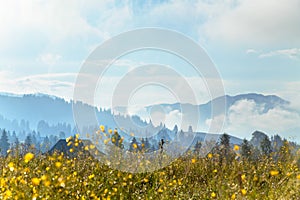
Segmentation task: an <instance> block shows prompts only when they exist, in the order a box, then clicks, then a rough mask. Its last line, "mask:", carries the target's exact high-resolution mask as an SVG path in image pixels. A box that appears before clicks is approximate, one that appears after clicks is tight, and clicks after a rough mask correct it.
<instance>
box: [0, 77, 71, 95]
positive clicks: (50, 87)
mask: <svg viewBox="0 0 300 200" xmlns="http://www.w3.org/2000/svg"><path fill="white" fill-rule="evenodd" d="M75 77H76V74H73V73H55V74H39V75H32V76H25V77H19V78H16V77H14V74H13V73H10V72H5V71H2V72H0V91H3V92H9V93H17V94H31V93H45V94H50V95H55V96H59V97H63V98H66V99H71V97H72V95H73V87H74V84H73V81H72V80H74V78H75Z"/></svg>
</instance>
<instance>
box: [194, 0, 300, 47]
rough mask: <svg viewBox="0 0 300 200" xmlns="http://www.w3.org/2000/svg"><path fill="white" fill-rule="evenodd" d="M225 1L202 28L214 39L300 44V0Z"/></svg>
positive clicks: (239, 42) (235, 43) (243, 42)
mask: <svg viewBox="0 0 300 200" xmlns="http://www.w3.org/2000/svg"><path fill="white" fill-rule="evenodd" d="M224 2H225V3H226V5H227V6H225V7H224V8H222V12H219V13H218V14H215V13H214V15H213V16H212V17H211V18H210V19H208V20H207V21H206V23H205V24H204V26H203V27H201V28H200V30H201V31H203V32H204V33H205V34H206V36H207V37H208V38H210V39H211V40H214V41H218V42H225V43H226V44H230V45H239V46H241V45H246V46H249V45H251V46H265V45H269V46H274V45H286V46H287V45H299V44H300V38H299V35H300V26H299V24H300V12H299V8H300V1H299V0H288V1H287V0H277V1H273V0H265V1H260V0H243V1H224Z"/></svg>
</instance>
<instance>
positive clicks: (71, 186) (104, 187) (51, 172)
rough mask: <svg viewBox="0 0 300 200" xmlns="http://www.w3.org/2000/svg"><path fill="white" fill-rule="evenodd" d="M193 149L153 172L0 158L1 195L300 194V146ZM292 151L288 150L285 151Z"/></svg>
mask: <svg viewBox="0 0 300 200" xmlns="http://www.w3.org/2000/svg"><path fill="white" fill-rule="evenodd" d="M232 150H233V151H235V152H237V153H236V156H235V157H231V158H230V159H224V157H222V155H220V154H219V153H210V154H208V155H207V156H206V157H204V158H200V157H197V156H196V154H194V153H193V154H189V155H186V156H184V157H181V158H179V159H177V160H175V161H174V162H173V163H172V164H171V165H169V166H167V167H165V168H162V169H160V170H157V171H155V172H153V173H138V174H131V173H126V172H121V171H117V170H113V169H110V168H109V167H108V166H106V165H104V164H102V163H101V162H99V161H98V160H96V159H93V158H92V157H87V156H85V155H78V156H77V157H75V158H68V157H65V156H64V155H63V154H53V155H34V154H32V153H27V154H26V155H22V156H17V155H15V156H13V155H12V154H8V155H7V156H6V157H5V158H3V157H2V158H0V167H1V176H0V188H1V189H0V199H62V198H64V199H300V171H299V166H298V165H299V164H298V163H297V161H298V160H299V152H298V153H296V154H294V155H293V156H291V155H285V156H281V157H279V159H276V161H275V159H274V157H273V156H261V157H260V158H259V159H255V160H253V159H248V158H243V157H241V156H240V155H239V154H238V151H239V150H240V149H239V147H238V146H235V147H234V148H233V149H232ZM284 153H288V151H287V150H285V151H283V152H282V154H284Z"/></svg>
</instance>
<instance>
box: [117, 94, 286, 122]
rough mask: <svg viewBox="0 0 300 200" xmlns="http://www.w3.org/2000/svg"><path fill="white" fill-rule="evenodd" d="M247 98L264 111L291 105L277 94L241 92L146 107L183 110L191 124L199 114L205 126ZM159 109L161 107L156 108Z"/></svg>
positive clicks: (121, 108)
mask: <svg viewBox="0 0 300 200" xmlns="http://www.w3.org/2000/svg"><path fill="white" fill-rule="evenodd" d="M242 100H247V101H253V102H254V103H255V104H256V105H257V106H260V107H262V108H263V109H262V110H261V112H262V113H266V112H268V111H269V110H270V109H273V108H275V107H277V106H279V107H285V106H287V105H289V102H288V101H286V100H284V99H282V98H280V97H278V96H276V95H262V94H256V93H249V94H240V95H236V96H230V95H225V96H221V97H218V98H215V99H213V100H211V101H209V102H207V103H205V104H200V105H192V104H188V103H187V104H180V103H174V104H166V103H165V104H155V105H150V106H147V107H145V109H146V110H147V111H148V112H150V111H151V109H153V108H157V107H160V110H163V111H164V112H165V113H170V112H171V111H175V110H178V111H179V112H182V114H183V115H185V116H186V117H187V121H189V122H190V124H197V122H196V121H195V120H196V119H195V118H194V116H196V115H197V113H198V114H199V125H200V126H204V125H205V122H206V120H208V119H211V118H213V117H216V116H218V115H220V114H225V115H227V114H228V112H229V111H230V108H231V107H232V106H233V105H234V104H236V103H238V102H239V101H242ZM156 110H159V109H156ZM116 111H117V112H120V113H126V108H125V107H117V108H116Z"/></svg>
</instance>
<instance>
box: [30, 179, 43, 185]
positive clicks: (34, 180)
mask: <svg viewBox="0 0 300 200" xmlns="http://www.w3.org/2000/svg"><path fill="white" fill-rule="evenodd" d="M40 181H41V180H40V179H39V178H32V179H31V182H32V184H33V185H35V186H37V185H39V184H40Z"/></svg>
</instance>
